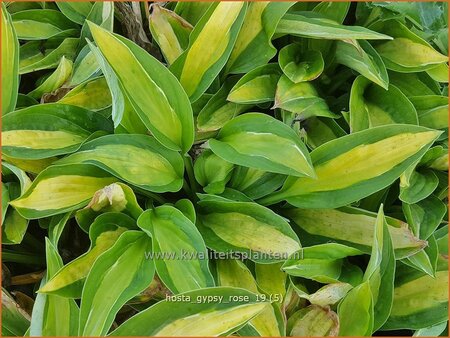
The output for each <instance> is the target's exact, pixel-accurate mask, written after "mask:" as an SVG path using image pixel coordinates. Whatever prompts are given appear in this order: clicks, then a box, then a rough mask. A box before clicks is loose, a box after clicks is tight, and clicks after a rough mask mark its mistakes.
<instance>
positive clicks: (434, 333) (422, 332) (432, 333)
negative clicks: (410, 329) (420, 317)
mask: <svg viewBox="0 0 450 338" xmlns="http://www.w3.org/2000/svg"><path fill="white" fill-rule="evenodd" d="M447 325H448V323H447V322H443V323H439V324H436V325H432V326H429V327H425V328H423V329H419V330H417V331H416V332H414V334H413V337H438V336H444V335H443V334H442V333H443V332H444V331H445V329H446V328H447Z"/></svg>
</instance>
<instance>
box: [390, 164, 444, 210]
mask: <svg viewBox="0 0 450 338" xmlns="http://www.w3.org/2000/svg"><path fill="white" fill-rule="evenodd" d="M438 185H439V178H438V177H437V176H436V174H435V173H434V172H433V170H431V169H424V170H416V169H415V166H411V167H410V168H409V169H408V170H407V171H405V172H404V173H403V174H402V176H400V194H399V196H398V198H399V199H400V200H401V201H403V202H405V203H408V204H414V203H417V202H420V201H422V200H423V199H425V198H427V197H428V196H430V195H431V194H432V193H433V191H434V190H435V189H436V188H437V186H438Z"/></svg>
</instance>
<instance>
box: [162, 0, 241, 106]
mask: <svg viewBox="0 0 450 338" xmlns="http://www.w3.org/2000/svg"><path fill="white" fill-rule="evenodd" d="M246 10H247V3H246V2H244V1H232V2H226V1H222V2H216V3H214V4H212V5H211V6H210V7H209V8H208V10H207V11H206V13H205V14H204V15H203V16H202V17H201V19H200V20H199V22H198V23H197V24H196V25H195V27H194V30H193V31H192V33H191V34H190V36H189V46H188V47H187V49H186V50H185V51H184V52H183V53H182V54H181V55H180V56H179V57H178V59H177V60H176V61H175V62H174V63H173V64H172V65H171V66H170V70H171V71H172V72H173V73H174V74H175V75H176V77H177V78H178V79H179V80H180V83H181V85H182V86H183V88H184V90H185V91H186V93H187V95H188V96H189V99H190V100H191V102H195V101H196V100H197V99H199V98H200V96H201V95H202V94H203V93H204V92H205V91H206V90H207V89H208V87H209V86H210V85H211V83H212V82H213V81H214V79H215V78H216V76H217V75H218V74H219V72H220V71H221V70H222V68H223V67H224V66H225V63H226V62H227V60H228V57H229V55H230V53H231V50H232V48H233V46H234V45H235V42H236V38H237V35H238V33H239V30H240V28H241V25H242V22H243V20H244V16H245V12H246Z"/></svg>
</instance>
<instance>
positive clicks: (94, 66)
mask: <svg viewBox="0 0 450 338" xmlns="http://www.w3.org/2000/svg"><path fill="white" fill-rule="evenodd" d="M99 70H100V65H99V64H98V62H97V58H96V57H95V54H94V53H93V52H92V51H91V49H90V48H89V46H84V47H83V48H82V49H81V51H80V52H79V53H78V55H77V57H76V59H75V61H74V63H73V72H72V76H71V78H70V79H69V81H68V83H67V85H68V86H77V85H79V84H80V83H82V82H84V81H86V80H88V79H89V78H91V77H93V76H94V75H95V74H97V73H98V72H99Z"/></svg>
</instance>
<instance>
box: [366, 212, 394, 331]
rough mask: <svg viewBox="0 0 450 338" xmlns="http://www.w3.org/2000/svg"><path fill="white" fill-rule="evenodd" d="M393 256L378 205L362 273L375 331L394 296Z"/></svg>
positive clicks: (383, 320)
mask: <svg viewBox="0 0 450 338" xmlns="http://www.w3.org/2000/svg"><path fill="white" fill-rule="evenodd" d="M394 275H395V257H394V247H393V244H392V239H391V236H390V232H389V229H388V224H387V222H386V220H385V217H384V212H383V205H381V206H380V209H379V211H378V215H377V219H376V221H375V226H374V234H373V244H372V253H371V255H370V260H369V263H368V264H367V268H366V271H365V273H364V281H367V282H369V285H370V290H371V294H372V302H373V328H372V332H375V331H377V330H378V329H379V328H380V327H381V326H383V324H384V323H385V322H386V320H387V319H388V317H389V314H390V313H391V308H392V300H393V297H394Z"/></svg>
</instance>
